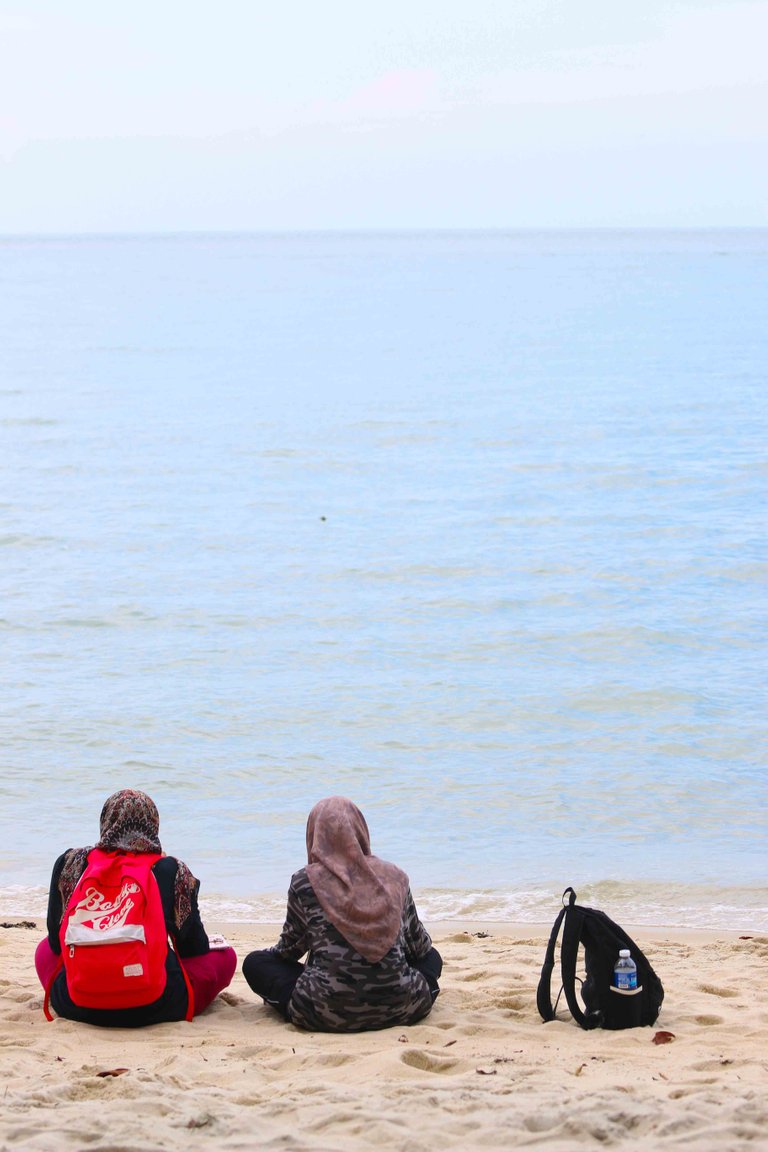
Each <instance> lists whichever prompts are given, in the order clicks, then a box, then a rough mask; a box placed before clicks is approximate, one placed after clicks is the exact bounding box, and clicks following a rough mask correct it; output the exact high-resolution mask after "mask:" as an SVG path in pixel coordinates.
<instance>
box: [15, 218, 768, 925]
mask: <svg viewBox="0 0 768 1152" xmlns="http://www.w3.org/2000/svg"><path fill="white" fill-rule="evenodd" d="M766 316H768V233H766V232H728V233H717V232H701V233H684V232H678V233H662V232H655V233H488V234H482V233H475V234H461V233H446V234H438V233H435V234H418V233H413V234H402V235H398V234H392V235H374V234H354V235H342V234H333V235H309V234H307V235H231V236H202V235H201V236H186V235H185V236H166V237H143V238H142V237H137V238H123V239H121V238H113V237H92V238H80V239H69V238H59V239H34V238H26V239H14V240H12V239H6V240H3V241H0V644H1V649H0V660H1V661H2V691H1V692H0V720H1V724H2V748H1V752H0V755H1V756H2V791H1V793H0V801H1V803H2V822H3V826H4V832H3V835H2V842H1V843H0V889H1V891H0V910H2V911H4V912H6V913H9V912H34V913H39V912H40V911H42V910H43V909H44V891H45V888H46V886H47V881H48V877H49V874H50V867H51V864H52V862H53V859H54V858H55V856H56V855H57V854H58V853H59V852H60V851H62V850H63V849H64V848H66V847H69V846H72V845H80V844H83V843H92V842H93V841H94V839H95V838H96V835H97V828H98V814H99V810H100V807H101V803H102V801H103V799H104V798H105V797H106V796H107V795H108V794H109V793H110V792H112V791H114V790H116V789H117V788H120V787H125V786H134V787H139V788H143V789H145V790H146V791H148V792H150V793H151V794H152V795H153V796H154V798H155V799H156V801H157V803H158V806H159V808H160V811H161V817H162V832H163V842H164V845H165V847H166V848H167V849H168V850H169V851H171V852H173V853H174V854H176V855H178V856H181V857H182V858H183V859H185V860H186V861H187V862H188V864H189V865H190V866H191V867H192V869H193V871H194V872H195V873H196V874H197V875H199V876H200V877H201V878H202V880H203V895H204V897H207V900H206V901H205V904H204V910H205V911H206V912H207V914H208V915H209V916H211V915H213V914H214V913H215V914H219V915H230V916H237V917H241V918H251V919H279V918H280V915H281V911H282V900H283V894H284V892H285V889H286V886H287V883H288V879H289V876H290V873H291V872H292V871H293V870H294V869H295V868H297V867H299V866H300V865H301V864H302V863H303V861H304V823H305V820H306V815H307V813H308V811H309V809H310V807H311V806H312V804H313V803H314V802H315V801H316V800H318V799H319V798H320V797H322V796H325V795H329V794H333V793H343V794H346V795H348V796H350V797H352V798H353V799H354V800H356V801H357V803H358V804H359V805H360V806H361V808H362V809H363V811H364V812H365V813H366V815H367V817H368V821H369V824H370V827H371V832H372V839H373V846H374V850H375V851H377V852H378V854H380V855H382V856H385V857H388V858H390V859H393V860H395V861H397V862H398V863H399V864H400V865H401V866H402V867H404V868H405V869H406V870H407V871H408V872H409V874H410V876H411V879H412V884H413V887H414V891H415V893H416V896H417V901H418V903H419V905H420V907H421V910H422V913H423V914H424V915H425V916H426V917H427V918H432V919H435V918H443V917H452V916H453V917H456V916H463V917H478V918H483V919H493V918H510V919H520V920H550V919H552V918H553V917H554V915H555V912H556V911H557V907H558V903H559V895H560V892H561V891H562V889H563V888H564V887H565V886H566V885H567V884H573V885H574V887H575V888H576V889H577V891H578V892H579V896H580V897H582V898H585V899H590V900H592V901H593V902H597V903H599V904H600V905H601V906H602V907H604V908H605V909H606V910H607V911H608V912H609V913H610V914H612V915H614V916H615V917H616V918H618V919H619V920H629V921H630V922H631V921H632V920H634V921H635V922H638V921H640V922H645V923H657V924H677V925H683V924H692V925H701V926H709V925H712V926H720V927H735V928H746V929H761V930H766V929H768V889H767V888H766V883H767V881H766V877H767V876H768V848H767V846H766V799H767V797H766V792H767V788H766V741H765V734H766V732H765V704H766V694H765V685H766V671H767V668H766V632H767V629H766V607H767V604H768V597H767V596H766V581H765V578H766V563H765V561H766V547H765V545H766V479H767V477H768V467H767V466H766V444H767V443H768V435H767V431H768V430H767V429H766V423H767V421H766V409H767V404H766V375H767V373H766V366H767V365H768V330H767V328H766Z"/></svg>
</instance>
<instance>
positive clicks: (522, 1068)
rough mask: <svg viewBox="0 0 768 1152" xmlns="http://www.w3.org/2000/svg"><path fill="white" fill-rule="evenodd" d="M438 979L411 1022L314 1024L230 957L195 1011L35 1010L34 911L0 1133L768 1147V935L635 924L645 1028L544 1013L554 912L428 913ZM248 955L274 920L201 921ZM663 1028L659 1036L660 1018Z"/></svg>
mask: <svg viewBox="0 0 768 1152" xmlns="http://www.w3.org/2000/svg"><path fill="white" fill-rule="evenodd" d="M429 927H430V930H431V932H432V935H433V938H434V940H435V943H436V945H437V946H438V947H439V949H440V950H441V952H442V953H443V956H444V959H445V970H444V973H443V981H442V992H441V995H440V997H439V999H438V1001H437V1004H436V1006H435V1008H434V1010H433V1012H432V1014H431V1016H430V1017H429V1018H428V1019H427V1020H426V1021H424V1022H423V1023H422V1024H419V1025H416V1026H414V1027H412V1028H408V1029H403V1028H395V1029H391V1030H389V1031H383V1032H374V1033H366V1034H362V1035H355V1036H331V1035H319V1034H307V1033H302V1032H300V1031H298V1030H297V1029H295V1028H293V1027H292V1026H290V1025H287V1024H285V1023H282V1022H280V1021H279V1020H278V1019H277V1018H276V1016H275V1015H274V1014H273V1013H272V1012H271V1011H270V1010H268V1009H267V1008H265V1007H264V1006H263V1005H262V1004H261V1003H260V1002H258V1001H257V1000H256V999H255V998H254V996H253V995H252V993H251V992H250V990H249V989H248V987H247V985H246V984H245V982H244V980H243V978H242V975H241V974H240V972H239V971H238V973H237V974H236V976H235V980H234V982H233V984H232V986H231V988H230V989H229V990H228V991H227V992H226V993H224V994H223V995H222V996H221V997H219V999H218V1000H217V1001H216V1002H215V1003H214V1005H213V1006H212V1007H211V1008H210V1009H209V1010H208V1011H207V1012H206V1013H205V1014H204V1015H203V1016H201V1017H199V1018H198V1019H197V1020H196V1021H195V1022H194V1023H193V1024H186V1023H179V1024H168V1025H162V1026H160V1027H156V1028H153V1029H149V1030H145V1031H143V1032H142V1031H136V1032H133V1031H123V1030H121V1031H108V1030H100V1029H96V1028H90V1027H87V1026H83V1025H77V1024H72V1023H70V1022H68V1021H65V1020H56V1021H54V1023H52V1024H49V1023H47V1022H46V1021H45V1019H44V1017H43V1013H42V993H41V990H40V987H39V985H38V983H37V979H36V976H35V972H34V967H33V954H34V949H35V945H36V944H37V941H38V939H39V938H40V936H41V935H42V932H43V925H42V922H41V921H38V922H37V924H34V925H32V926H30V922H29V921H28V922H27V923H26V924H25V923H24V922H23V921H22V920H19V919H16V918H10V919H8V920H6V921H5V922H4V923H3V926H2V929H0V955H1V956H2V965H1V966H0V973H1V979H0V992H1V994H2V1009H1V1013H2V1014H1V1017H0V1051H1V1052H2V1057H0V1059H2V1081H3V1108H2V1120H0V1140H1V1141H2V1144H1V1147H2V1148H3V1149H11V1148H13V1149H30V1150H36V1152H37V1150H39V1152H54V1150H59V1149H84V1148H88V1149H96V1150H98V1152H105V1150H107V1149H110V1150H112V1152H117V1150H118V1149H119V1150H120V1152H129V1150H133V1149H136V1152H139V1150H141V1152H147V1150H148V1149H189V1148H217V1149H224V1150H227V1152H228V1150H234V1149H253V1148H260V1149H262V1148H267V1149H268V1148H275V1149H278V1148H279V1149H291V1150H303V1149H307V1150H312V1152H319V1150H321V1149H322V1150H327V1152H331V1150H338V1149H359V1148H366V1147H373V1148H393V1149H394V1148H396V1149H402V1150H404V1152H407V1150H417V1149H418V1150H422V1149H423V1150H432V1149H447V1148H457V1149H468V1148H478V1149H480V1148H510V1147H537V1146H538V1147H544V1148H547V1149H551V1150H555V1149H571V1148H574V1149H577V1148H590V1147H611V1148H623V1147H629V1146H633V1147H637V1146H643V1147H662V1148H663V1147H669V1148H675V1147H678V1146H681V1145H685V1147H686V1148H694V1149H728V1150H730V1152H733V1150H736V1149H740V1148H751V1149H755V1148H768V981H767V980H766V975H767V974H768V963H767V962H768V937H766V936H760V935H754V936H750V935H749V934H748V933H746V932H744V933H739V934H737V933H723V932H718V933H716V934H715V933H707V932H694V931H687V930H681V929H667V930H665V929H653V930H651V929H647V928H633V927H632V926H631V925H627V926H626V927H628V930H629V931H630V932H632V934H633V935H634V936H635V938H636V939H637V941H638V943H639V944H640V945H641V946H642V947H643V948H644V949H645V951H646V953H647V955H648V957H649V959H650V960H651V962H652V963H653V965H654V967H655V968H656V970H657V972H658V973H659V975H660V976H661V978H662V980H663V982H664V986H665V990H666V1000H665V1004H664V1007H663V1010H662V1014H661V1016H660V1017H659V1020H658V1022H657V1024H656V1026H655V1027H654V1028H640V1029H634V1030H630V1031H625V1032H619V1033H617V1032H606V1031H596V1032H583V1031H582V1030H581V1029H579V1028H578V1027H577V1026H576V1025H575V1024H574V1023H573V1021H572V1020H571V1019H570V1017H569V1016H568V1014H567V1012H563V1013H562V1014H561V1016H562V1019H558V1020H557V1021H554V1022H552V1023H550V1024H546V1025H545V1024H543V1023H542V1022H541V1020H540V1018H539V1016H538V1013H537V1011H536V1002H535V991H536V984H537V982H538V977H539V972H540V968H541V964H542V960H543V956H544V949H545V944H546V939H547V936H548V931H549V926H545V925H535V926H532V925H518V926H515V925H508V924H479V923H478V924H470V923H467V924H461V925H457V924H432V925H429ZM208 928H209V930H210V931H213V930H214V928H215V929H216V930H221V931H224V932H225V934H226V935H227V937H228V938H229V940H230V941H231V942H232V944H233V945H234V947H235V948H236V949H237V951H238V955H239V956H240V958H242V956H243V955H245V953H246V952H247V951H249V950H250V949H252V948H255V947H264V946H266V945H268V944H271V943H273V942H274V940H275V938H276V934H277V926H274V927H273V926H269V925H262V924H260V925H251V924H230V925H210V924H209V925H208ZM660 1031H665V1032H670V1033H673V1034H674V1039H671V1040H668V1042H666V1043H663V1044H659V1043H654V1037H655V1035H656V1033H657V1032H660Z"/></svg>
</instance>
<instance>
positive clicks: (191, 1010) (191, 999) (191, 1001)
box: [170, 937, 195, 1023]
mask: <svg viewBox="0 0 768 1152" xmlns="http://www.w3.org/2000/svg"><path fill="white" fill-rule="evenodd" d="M170 939H171V940H172V941H173V950H174V952H175V953H176V959H177V960H178V962H179V968H181V974H182V976H183V977H184V983H185V984H186V986H187V1011H186V1015H185V1016H184V1019H185V1020H186V1021H188V1022H189V1023H191V1021H192V1019H193V1017H194V1015H195V990H194V988H193V987H192V981H191V980H190V978H189V973H188V972H187V970H186V968H185V967H184V961H183V960H182V958H181V956H180V955H179V950H178V948H177V947H176V941H175V939H174V938H173V937H170Z"/></svg>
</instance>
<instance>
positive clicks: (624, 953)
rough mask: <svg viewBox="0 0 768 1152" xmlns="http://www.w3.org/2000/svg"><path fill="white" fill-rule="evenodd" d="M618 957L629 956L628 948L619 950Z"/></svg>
mask: <svg viewBox="0 0 768 1152" xmlns="http://www.w3.org/2000/svg"><path fill="white" fill-rule="evenodd" d="M619 956H629V948H620V949H619Z"/></svg>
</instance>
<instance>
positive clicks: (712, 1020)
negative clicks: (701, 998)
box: [693, 1013, 723, 1028]
mask: <svg viewBox="0 0 768 1152" xmlns="http://www.w3.org/2000/svg"><path fill="white" fill-rule="evenodd" d="M693 1022H694V1024H701V1025H703V1026H704V1027H705V1028H711V1027H712V1025H713V1024H722V1023H723V1018H722V1016H708V1015H707V1014H706V1013H705V1014H704V1015H702V1016H694V1018H693Z"/></svg>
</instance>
